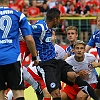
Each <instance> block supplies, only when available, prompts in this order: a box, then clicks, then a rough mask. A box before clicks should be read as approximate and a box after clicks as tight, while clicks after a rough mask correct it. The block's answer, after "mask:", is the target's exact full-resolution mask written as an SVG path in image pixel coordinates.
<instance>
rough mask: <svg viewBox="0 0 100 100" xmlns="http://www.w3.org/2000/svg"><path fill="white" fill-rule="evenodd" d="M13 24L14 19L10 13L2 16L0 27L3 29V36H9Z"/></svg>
mask: <svg viewBox="0 0 100 100" xmlns="http://www.w3.org/2000/svg"><path fill="white" fill-rule="evenodd" d="M11 26H12V19H11V18H10V17H9V16H8V15H5V16H2V17H1V18H0V29H1V30H2V31H3V35H2V38H7V36H8V33H9V31H10V28H11Z"/></svg>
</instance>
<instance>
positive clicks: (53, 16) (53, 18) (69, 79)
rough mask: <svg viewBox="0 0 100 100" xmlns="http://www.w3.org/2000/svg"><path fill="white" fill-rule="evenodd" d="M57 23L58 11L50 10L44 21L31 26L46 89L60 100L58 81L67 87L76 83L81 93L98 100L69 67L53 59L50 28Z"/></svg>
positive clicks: (88, 86)
mask: <svg viewBox="0 0 100 100" xmlns="http://www.w3.org/2000/svg"><path fill="white" fill-rule="evenodd" d="M59 21H60V11H59V10H58V9H56V8H51V9H49V10H48V11H47V14H46V20H39V21H37V22H36V24H35V25H33V26H32V33H33V37H34V40H35V43H36V49H37V51H39V57H40V59H41V62H40V63H39V65H40V67H41V69H43V73H42V75H43V77H44V81H45V82H46V86H47V89H48V91H49V93H50V94H51V96H52V97H53V100H61V95H60V81H62V82H65V83H67V84H69V85H73V83H76V84H77V85H78V86H79V87H81V88H82V90H83V92H85V93H87V94H89V95H90V96H91V97H92V98H93V99H94V100H98V97H97V96H96V94H95V92H94V90H93V89H92V88H91V86H90V85H89V84H88V83H87V82H85V81H83V80H82V79H81V78H80V77H79V76H78V75H77V74H76V73H75V72H74V71H73V70H72V66H71V65H69V64H68V63H66V62H65V61H64V60H61V59H55V57H56V53H55V48H54V45H53V44H52V41H51V38H52V28H53V27H56V26H57V25H58V24H59ZM85 87H87V88H85ZM83 88H84V89H83Z"/></svg>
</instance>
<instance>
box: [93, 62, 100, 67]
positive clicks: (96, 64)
mask: <svg viewBox="0 0 100 100" xmlns="http://www.w3.org/2000/svg"><path fill="white" fill-rule="evenodd" d="M92 66H93V67H94V68H96V67H100V62H95V61H93V62H92Z"/></svg>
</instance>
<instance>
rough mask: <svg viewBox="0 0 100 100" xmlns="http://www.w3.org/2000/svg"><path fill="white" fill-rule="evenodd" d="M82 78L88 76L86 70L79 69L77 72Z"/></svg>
mask: <svg viewBox="0 0 100 100" xmlns="http://www.w3.org/2000/svg"><path fill="white" fill-rule="evenodd" d="M77 74H78V75H79V76H80V77H81V78H82V79H87V78H88V70H81V71H79V72H78V73H77Z"/></svg>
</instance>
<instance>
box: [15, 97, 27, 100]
mask: <svg viewBox="0 0 100 100" xmlns="http://www.w3.org/2000/svg"><path fill="white" fill-rule="evenodd" d="M15 100H25V99H24V97H19V98H16V99H15Z"/></svg>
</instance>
